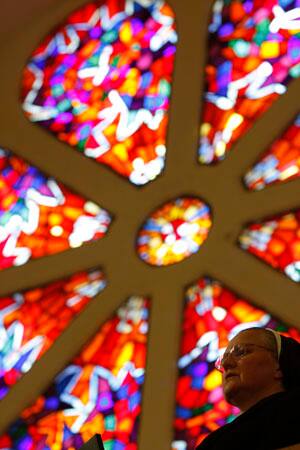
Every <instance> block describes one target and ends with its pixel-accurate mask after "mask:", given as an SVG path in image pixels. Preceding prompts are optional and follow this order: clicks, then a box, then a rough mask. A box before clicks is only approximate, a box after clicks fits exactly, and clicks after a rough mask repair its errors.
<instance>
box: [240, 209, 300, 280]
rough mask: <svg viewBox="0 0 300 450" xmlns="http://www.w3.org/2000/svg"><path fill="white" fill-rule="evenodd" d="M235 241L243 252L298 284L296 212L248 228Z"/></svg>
mask: <svg viewBox="0 0 300 450" xmlns="http://www.w3.org/2000/svg"><path fill="white" fill-rule="evenodd" d="M239 241H240V245H241V247H242V248H243V249H245V250H247V251H248V252H249V253H252V254H253V255H255V256H258V257H259V258H260V259H262V260H263V261H265V262H266V263H267V264H269V265H270V266H272V267H274V268H275V269H278V270H280V271H281V272H284V273H285V274H286V275H287V276H288V277H289V278H291V279H292V280H293V281H296V282H297V283H299V282H300V210H297V211H295V212H290V213H287V214H282V215H278V216H275V217H271V218H270V219H268V220H265V221H262V222H257V223H253V224H251V225H249V226H248V227H247V228H246V229H245V230H244V231H243V233H242V234H241V236H240V238H239Z"/></svg>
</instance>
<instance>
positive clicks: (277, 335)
mask: <svg viewBox="0 0 300 450" xmlns="http://www.w3.org/2000/svg"><path fill="white" fill-rule="evenodd" d="M266 330H269V331H271V332H272V333H273V336H274V337H275V339H276V347H277V358H278V360H279V357H280V353H281V335H280V334H279V333H277V331H275V330H272V329H271V328H266Z"/></svg>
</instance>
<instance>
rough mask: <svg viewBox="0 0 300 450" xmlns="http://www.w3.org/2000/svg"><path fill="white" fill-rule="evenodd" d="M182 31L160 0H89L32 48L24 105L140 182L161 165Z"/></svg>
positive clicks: (43, 121) (64, 138)
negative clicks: (89, 1) (175, 64)
mask: <svg viewBox="0 0 300 450" xmlns="http://www.w3.org/2000/svg"><path fill="white" fill-rule="evenodd" d="M176 42H177V34H176V31H175V27H174V14H173V12H172V10H171V8H170V7H169V6H168V5H167V4H166V3H165V2H164V1H162V0H159V1H155V2H145V1H144V0H135V1H132V0H125V1H124V0H117V1H116V0H107V1H106V2H105V3H104V4H103V5H102V6H99V2H98V1H97V2H91V3H88V4H86V5H85V6H83V7H82V8H80V9H79V10H77V11H75V12H74V13H72V14H71V15H70V16H69V17H68V18H67V20H66V21H65V22H64V23H63V24H62V25H61V26H60V27H59V28H58V29H57V30H56V31H55V32H54V33H52V34H50V35H49V36H48V37H47V38H46V39H45V40H44V41H43V42H42V43H41V45H40V46H39V47H38V48H37V49H36V50H35V51H34V52H33V54H32V55H31V58H30V60H29V62H28V64H27V66H26V68H25V71H24V76H23V94H22V98H23V108H24V111H25V112H26V115H27V116H28V117H29V119H30V120H31V121H33V122H36V123H39V124H40V125H42V126H43V127H45V128H47V129H49V130H50V131H51V132H52V133H54V134H55V135H56V136H57V137H58V139H60V140H62V141H64V142H67V143H68V144H69V145H71V146H73V147H76V148H77V149H78V150H79V151H80V152H82V153H84V155H85V156H88V157H90V158H94V159H96V160H97V161H98V162H101V163H104V164H107V165H109V166H110V167H111V168H112V169H113V170H115V171H116V172H117V173H119V174H121V175H123V176H124V177H127V178H129V180H130V181H131V182H132V183H134V184H137V185H140V184H145V183H147V182H149V181H151V180H153V179H154V178H156V177H157V176H158V175H159V174H160V173H161V171H162V170H163V167H164V160H165V153H166V147H165V141H166V127H167V122H168V108H169V98H170V93H171V78H172V71H173V62H174V56H175V50H176V47H175V44H176Z"/></svg>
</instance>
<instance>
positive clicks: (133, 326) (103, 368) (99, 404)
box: [0, 297, 149, 450]
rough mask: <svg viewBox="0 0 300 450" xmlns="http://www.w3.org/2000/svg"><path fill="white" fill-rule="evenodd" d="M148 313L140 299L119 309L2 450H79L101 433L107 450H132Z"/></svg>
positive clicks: (17, 426) (13, 428)
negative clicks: (33, 449)
mask: <svg viewBox="0 0 300 450" xmlns="http://www.w3.org/2000/svg"><path fill="white" fill-rule="evenodd" d="M148 313H149V304H148V301H147V300H146V299H144V298H141V297H131V298H130V299H129V300H128V301H127V302H126V303H125V304H124V305H123V306H122V307H120V308H119V310H118V311H117V314H116V315H115V316H114V317H113V318H112V319H111V320H108V321H107V322H106V323H105V324H104V325H103V326H102V327H101V328H100V330H99V332H98V333H97V334H96V335H95V337H94V338H93V339H92V340H91V342H89V343H88V344H87V345H86V346H85V347H84V349H83V350H82V352H81V353H80V354H79V355H78V356H77V357H76V358H75V359H74V360H73V361H72V363H71V364H70V365H69V366H67V367H66V368H65V369H64V370H63V371H62V372H61V373H60V374H59V375H58V376H57V377H56V379H55V381H54V383H53V385H52V386H51V387H50V388H49V389H48V390H47V392H45V393H44V394H43V395H41V396H40V397H39V398H38V400H37V401H36V403H35V404H34V405H32V406H30V407H29V408H27V409H25V410H24V411H23V412H22V414H21V417H20V418H19V420H17V421H16V422H15V423H14V424H13V425H12V426H11V427H10V428H9V431H8V432H7V434H5V435H3V436H2V437H0V448H1V449H4V448H14V449H16V450H29V449H32V448H39V449H41V450H42V449H43V450H50V449H71V448H72V449H77V448H79V447H80V446H81V445H82V444H83V443H84V442H86V441H87V440H89V439H90V438H91V437H92V436H93V435H94V434H95V433H100V434H101V435H102V438H103V440H104V443H105V449H106V450H112V449H114V450H116V449H118V450H121V449H125V448H126V450H136V449H137V444H136V441H137V433H138V428H139V416H140V412H141V394H142V386H143V382H144V375H145V361H146V344H147V332H148Z"/></svg>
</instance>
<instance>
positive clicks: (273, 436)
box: [196, 388, 300, 450]
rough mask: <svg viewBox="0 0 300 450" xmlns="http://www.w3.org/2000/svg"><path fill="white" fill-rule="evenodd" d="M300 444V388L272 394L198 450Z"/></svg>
mask: <svg viewBox="0 0 300 450" xmlns="http://www.w3.org/2000/svg"><path fill="white" fill-rule="evenodd" d="M298 443H300V388H297V389H294V390H291V391H286V392H280V393H277V394H273V395H271V396H270V397H267V398H265V399H263V400H261V401H259V402H258V403H257V404H256V405H254V406H252V407H251V408H250V409H248V410H247V411H245V412H244V413H243V414H241V415H240V416H238V417H237V418H236V419H235V420H234V421H233V422H231V423H229V424H227V425H225V426H223V427H222V428H219V429H218V430H216V431H214V432H213V433H211V434H210V435H209V436H207V438H206V439H204V441H203V442H202V443H201V444H200V445H199V446H198V447H197V449H196V450H223V449H224V450H271V449H272V450H273V449H279V448H282V447H287V446H289V445H293V444H298Z"/></svg>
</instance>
